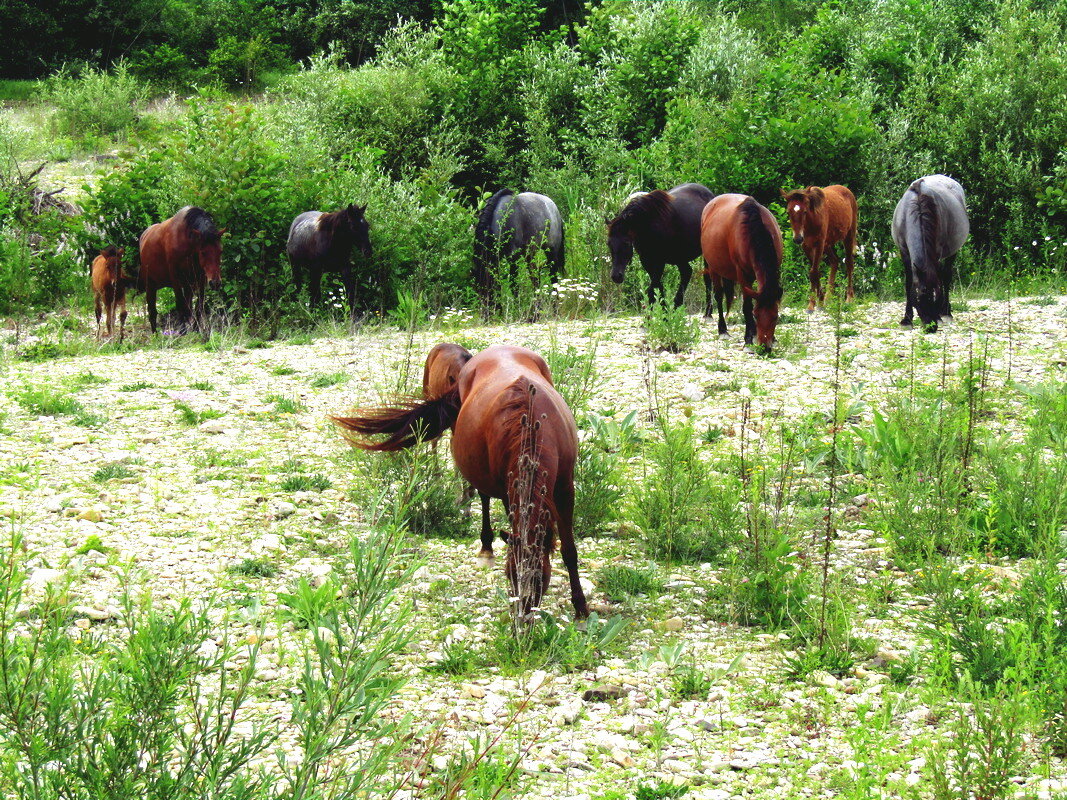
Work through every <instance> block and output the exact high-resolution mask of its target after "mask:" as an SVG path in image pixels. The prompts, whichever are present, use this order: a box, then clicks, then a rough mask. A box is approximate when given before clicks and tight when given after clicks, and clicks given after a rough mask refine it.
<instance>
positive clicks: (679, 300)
mask: <svg viewBox="0 0 1067 800" xmlns="http://www.w3.org/2000/svg"><path fill="white" fill-rule="evenodd" d="M692 277H693V268H692V267H691V266H689V264H688V263H686V264H679V265H678V291H677V292H675V295H674V307H675V308H678V307H679V306H681V305H682V304H683V303H684V302H685V290H686V289H688V288H689V281H690V279H692Z"/></svg>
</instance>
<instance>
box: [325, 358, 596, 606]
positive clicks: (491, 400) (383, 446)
mask: <svg viewBox="0 0 1067 800" xmlns="http://www.w3.org/2000/svg"><path fill="white" fill-rule="evenodd" d="M332 419H333V420H334V422H336V423H337V424H338V425H339V426H341V427H342V428H343V429H345V431H347V432H348V433H347V434H346V435H347V436H348V437H349V441H351V442H352V444H354V445H355V446H356V447H360V448H362V449H364V450H380V451H395V450H400V449H403V448H407V447H411V446H413V445H415V444H418V443H419V442H422V441H427V440H433V439H436V438H438V437H440V436H441V435H442V434H443V433H444V432H445V431H446V430H448V429H449V427H451V428H452V429H453V433H452V457H453V459H454V461H455V463H456V466H457V467H458V469H459V471H460V474H461V475H463V477H464V478H465V479H466V480H467V481H469V482H470V483H471V484H473V485H474V487H475V489H477V490H478V493H479V495H480V496H481V499H482V511H483V515H482V533H481V541H482V549H481V552H480V553H479V554H478V560H479V561H480V562H481V563H483V564H486V565H491V564H492V563H493V560H494V555H493V531H492V528H491V526H490V524H489V516H488V509H489V500H490V498H493V497H496V498H499V499H501V500H503V501H504V509H505V511H507V514H508V518H509V521H510V524H511V533H510V536H509V537H508V554H507V564H506V568H505V571H506V573H507V577H508V581H509V583H510V585H511V590H512V596H513V597H517V598H518V601H519V602H518V608H519V610H520V611H521V613H522V614H523V615H526V614H528V613H529V612H530V611H531V609H533V608H536V607H538V606H539V605H540V603H541V598H542V596H543V594H544V591H545V588H546V587H547V586H548V583H549V579H550V578H551V575H552V561H551V554H552V550H553V549H554V546H555V540H556V537H557V536H558V538H559V546H560V554H561V555H562V557H563V563H564V564H565V565H566V567H567V571H568V575H569V578H570V590H571V602H572V604H573V605H574V613H575V616H576V617H578V618H579V619H584V618H585V617H587V616H588V615H589V608H588V605H587V604H586V599H585V593H584V592H583V591H582V585H581V582H580V580H579V578H578V551H577V549H576V548H575V545H574V465H575V461H576V460H577V456H578V430H577V427H576V426H575V424H574V416H573V415H572V414H571V411H570V409H569V408H568V407H567V404H566V403H565V402H564V400H563V398H562V397H561V396H560V394H559V392H557V391H556V389H555V386H554V385H553V383H552V374H551V372H550V371H549V369H548V364H547V363H545V360H544V359H543V358H541V356H539V355H538V354H537V353H535V352H533V351H532V350H527V349H526V348H523V347H512V346H508V345H495V346H493V347H490V348H488V349H486V350H483V351H482V352H480V353H478V354H477V355H475V356H473V357H472V358H471V359H470V360H469V361H468V362H467V363H466V364H465V365H464V366H463V368H462V369H461V370H460V372H459V377H458V381H457V383H456V384H455V385H453V386H452V387H451V388H450V389H449V390H448V391H446V392H445V393H444V394H443V395H441V396H439V397H436V398H434V399H431V400H423V401H421V402H417V401H411V402H407V403H402V404H400V405H398V406H395V407H391V408H372V409H361V410H357V411H355V412H353V414H352V416H346V417H333V418H332ZM379 434H383V435H385V438H384V439H382V440H379V441H376V442H375V441H370V440H369V439H368V438H367V437H374V436H377V435H379Z"/></svg>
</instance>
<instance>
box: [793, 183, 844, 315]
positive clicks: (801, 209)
mask: <svg viewBox="0 0 1067 800" xmlns="http://www.w3.org/2000/svg"><path fill="white" fill-rule="evenodd" d="M779 191H780V192H781V194H782V200H784V201H785V210H786V212H787V213H788V214H789V224H790V225H791V226H792V227H793V241H794V242H796V243H797V244H799V245H800V246H801V247H802V248H803V249H804V255H806V256H807V257H808V280H809V281H811V298H810V299H809V300H808V313H811V312H812V311H813V310H815V303H816V302H818V303H819V304H820V305H821V304H822V301H823V290H822V286H821V284H820V281H819V267H820V265H821V262H822V258H823V254H824V253H825V255H826V260H827V261H829V262H830V277H829V278H828V279H827V281H826V288H827V289H828V290H829V292H830V294H833V293H834V281H835V279H836V278H837V264H838V261H837V253H835V252H834V245H835V244H837V243H838V242H844V248H845V272H846V273H847V275H848V288H847V289H846V290H845V299H846V300H852V299H853V297H855V293H854V292H853V290H852V268H853V266H854V264H855V257H856V225H857V222H858V220H859V212H858V210H857V208H856V196H855V195H854V194H852V192H851V191H849V189H848V188H846V187H844V186H839V185H836V184H835V185H834V186H826V187H824V188H820V187H818V186H809V187H808V188H807V189H797V190H795V191H792V192H789V193H788V194H787V193H786V192H785V190H783V189H779Z"/></svg>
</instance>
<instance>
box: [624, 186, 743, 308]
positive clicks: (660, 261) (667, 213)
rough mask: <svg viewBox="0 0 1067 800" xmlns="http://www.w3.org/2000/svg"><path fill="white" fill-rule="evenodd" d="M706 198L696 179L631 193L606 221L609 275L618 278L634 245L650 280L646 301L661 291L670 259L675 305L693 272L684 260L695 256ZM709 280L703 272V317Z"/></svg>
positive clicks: (709, 293)
mask: <svg viewBox="0 0 1067 800" xmlns="http://www.w3.org/2000/svg"><path fill="white" fill-rule="evenodd" d="M712 197H714V195H713V194H712V193H711V190H710V189H708V187H706V186H702V185H700V184H699V183H683V184H682V185H681V186H675V187H674V188H673V189H671V190H670V191H669V192H664V191H662V190H660V189H657V190H655V191H652V192H647V193H645V194H639V195H636V196H634V195H631V197H630V200H629V201H628V202H627V203H626V205H625V206H624V207H623V209H622V211H620V212H619V215H618V216H617V217H615V219H608V220H607V223H608V247H609V248H610V250H611V279H612V280H613V281H615V283H622V280H623V278H624V277H625V275H626V267H628V266H629V265H630V261H631V259H633V256H634V250H636V251H637V255H638V256H640V257H641V266H643V267H644V268H645V271H646V272H647V273H648V277H649V278H650V280H651V283H650V284H649V287H648V302H649V304H650V305H651V304H652V303H653V302H655V297H656V294H657V293H659V295H660V296H661V297H662V296H663V267H664V266H665V265H667V264H674V265H675V266H677V267H678V272H679V273H680V276H681V277H680V279H679V281H678V293H677V294H675V296H674V305H675V306H680V305H681V304H682V300H683V299H684V298H685V290H686V287H688V286H689V279H690V278H691V277H693V268H692V267H691V266H690V265H689V262H691V261H692V260H693V259H694V258H699V257H700V215H701V213H703V211H704V206H706V205H707V204H708V201H709V200H711V198H712ZM712 283H713V281H712V278H711V276H710V275H707V274H705V275H704V288H705V291H706V293H707V302H706V304H705V311H704V316H706V317H710V316H711V315H712V306H711V296H712ZM732 288H733V287H732V285H731V287H730V289H731V290H732Z"/></svg>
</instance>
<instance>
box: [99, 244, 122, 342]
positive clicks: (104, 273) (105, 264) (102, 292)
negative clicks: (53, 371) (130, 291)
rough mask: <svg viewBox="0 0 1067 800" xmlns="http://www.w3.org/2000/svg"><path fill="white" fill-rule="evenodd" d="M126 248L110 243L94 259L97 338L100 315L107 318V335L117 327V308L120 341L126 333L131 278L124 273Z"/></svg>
mask: <svg viewBox="0 0 1067 800" xmlns="http://www.w3.org/2000/svg"><path fill="white" fill-rule="evenodd" d="M125 252H126V248H124V247H119V248H116V247H115V246H114V245H108V246H107V247H105V248H104V249H103V250H101V251H100V255H98V256H97V257H96V258H94V259H93V267H92V282H93V299H94V300H95V301H96V338H97V339H99V338H100V316H101V313H103V314H104V315H105V316H106V318H107V335H108V336H109V337H110V336H111V335H112V333H113V330H114V327H115V309H116V308H117V309H119V341H120V342H121V341H122V339H123V337H124V336H125V334H126V285H127V282H128V281H129V280H130V279H129V278H128V277H127V276H126V275H124V274H123V273H122V256H123V254H125Z"/></svg>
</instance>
